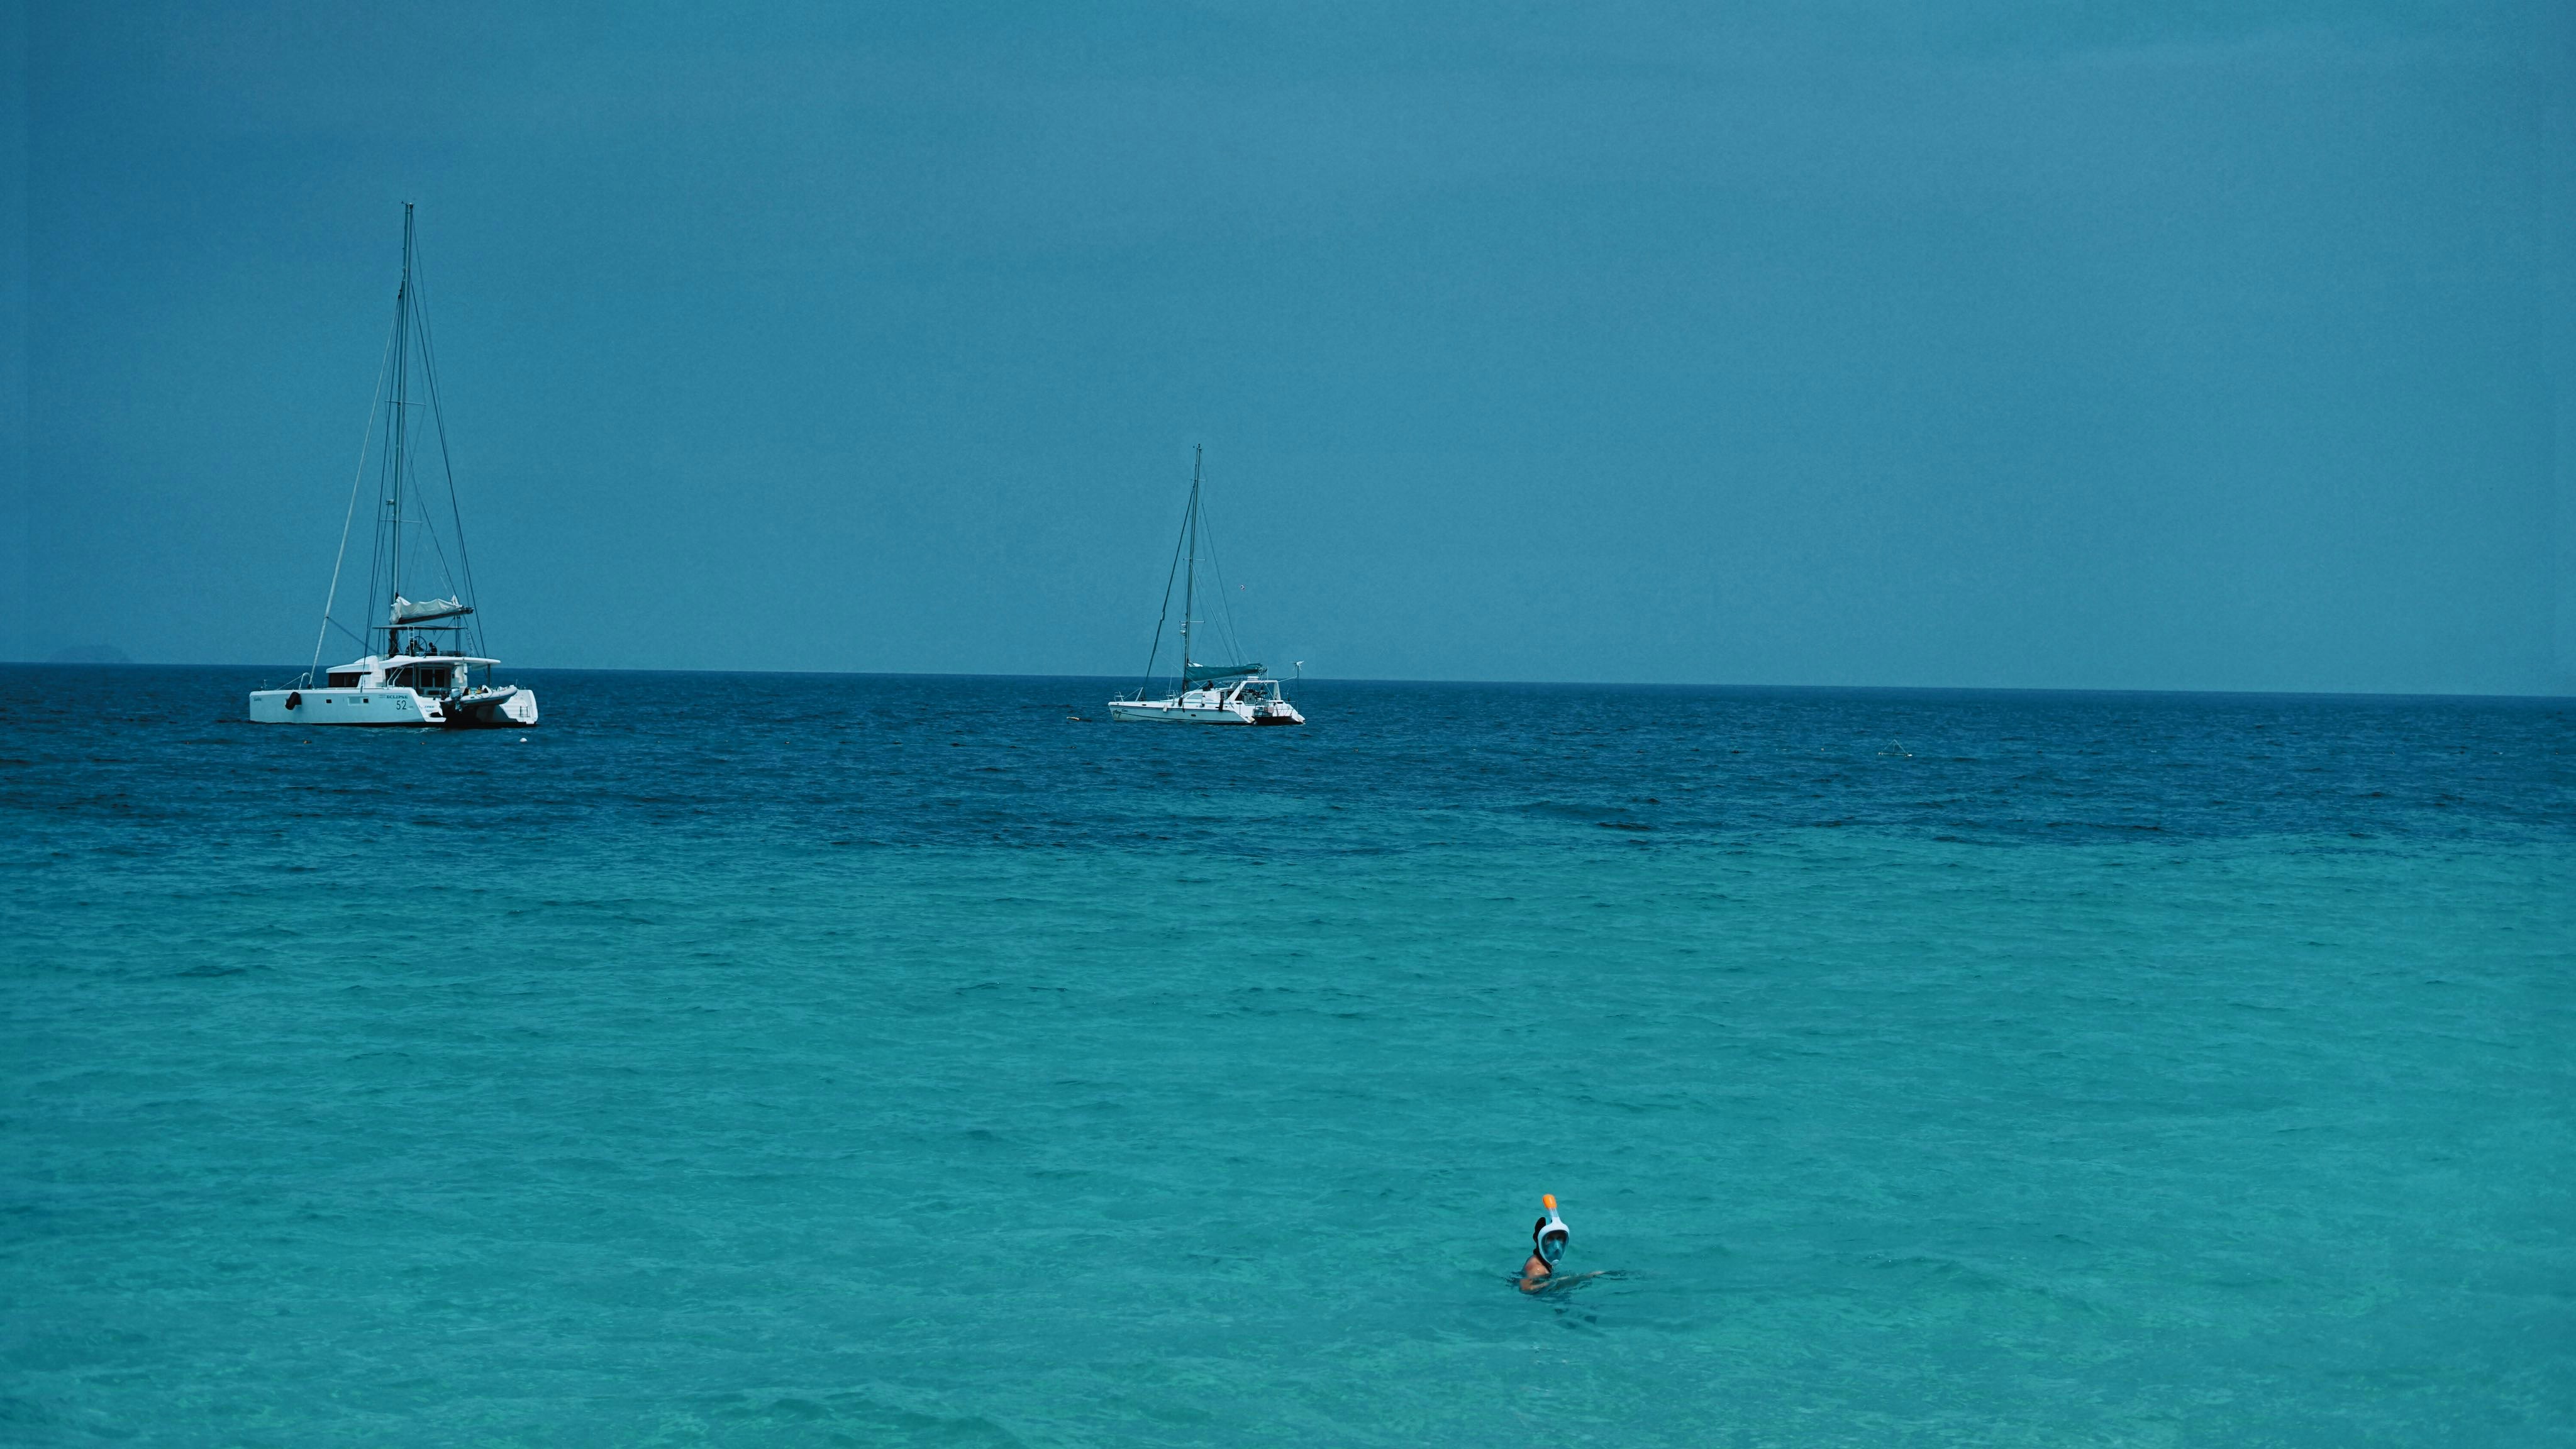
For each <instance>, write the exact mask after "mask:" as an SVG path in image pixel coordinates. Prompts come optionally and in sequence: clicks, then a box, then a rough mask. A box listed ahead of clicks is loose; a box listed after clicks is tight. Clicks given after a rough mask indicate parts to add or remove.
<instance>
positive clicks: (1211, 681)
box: [1109, 449, 1306, 725]
mask: <svg viewBox="0 0 2576 1449" xmlns="http://www.w3.org/2000/svg"><path fill="white" fill-rule="evenodd" d="M1204 453H1205V450H1204V449H1201V450H1198V452H1196V453H1194V454H1193V455H1192V458H1191V462H1190V506H1189V508H1188V510H1187V511H1185V512H1184V513H1183V514H1182V515H1181V537H1180V541H1179V542H1178V543H1177V544H1175V545H1174V546H1173V549H1172V576H1171V577H1167V578H1165V579H1164V580H1163V616H1162V618H1159V619H1156V620H1155V621H1154V649H1153V652H1152V653H1151V654H1149V655H1147V656H1146V659H1145V683H1144V684H1143V685H1140V686H1138V688H1137V690H1136V694H1135V697H1134V698H1132V699H1113V700H1111V701H1109V717H1110V718H1111V719H1118V720H1154V721H1159V722H1161V723H1165V724H1206V725H1293V724H1304V723H1305V722H1306V717H1305V716H1304V715H1302V714H1299V713H1298V712H1297V707H1296V706H1295V705H1292V704H1290V703H1289V702H1288V696H1287V694H1286V693H1285V692H1283V691H1282V690H1281V689H1280V687H1279V681H1278V680H1276V679H1270V678H1266V677H1264V676H1263V675H1262V673H1261V666H1260V665H1258V664H1201V663H1199V662H1198V660H1197V659H1196V658H1195V657H1194V655H1193V654H1192V651H1191V643H1192V641H1193V640H1194V639H1196V638H1197V637H1198V635H1197V626H1198V625H1200V624H1203V623H1206V622H1207V621H1206V620H1203V619H1199V618H1196V617H1194V615H1195V613H1196V606H1197V604H1198V583H1199V554H1200V552H1201V546H1202V543H1203V542H1204V545H1205V551H1206V553H1207V556H1208V566H1209V570H1210V572H1211V573H1214V574H1215V575H1216V584H1217V603H1218V608H1219V609H1220V610H1226V609H1227V608H1228V604H1227V601H1226V596H1225V577H1224V575H1223V573H1221V572H1218V571H1217V569H1216V541H1215V540H1214V539H1213V538H1209V537H1207V529H1206V519H1205V516H1204V514H1203V512H1202V510H1201V508H1200V503H1199V486H1200V467H1199V465H1200V462H1201V461H1202V460H1203V457H1204ZM1175 579H1177V580H1179V582H1180V584H1181V663H1180V673H1179V675H1178V676H1177V677H1176V678H1175V680H1174V681H1173V684H1174V688H1173V691H1172V693H1170V694H1168V695H1165V696H1163V697H1162V698H1159V699H1148V698H1146V697H1145V693H1146V690H1147V689H1148V688H1150V687H1151V686H1152V684H1153V680H1154V666H1155V664H1156V663H1157V662H1158V661H1159V660H1160V659H1161V658H1162V653H1163V624H1164V622H1165V621H1166V620H1168V619H1169V618H1170V617H1171V611H1172V584H1173V582H1174V580H1175ZM1225 633H1226V643H1227V645H1228V647H1229V650H1230V651H1231V652H1233V653H1235V654H1237V655H1238V656H1240V654H1241V652H1242V651H1241V649H1240V648H1239V647H1236V646H1235V645H1234V638H1233V635H1234V626H1233V624H1232V623H1231V622H1230V620H1229V622H1227V624H1226V625H1225Z"/></svg>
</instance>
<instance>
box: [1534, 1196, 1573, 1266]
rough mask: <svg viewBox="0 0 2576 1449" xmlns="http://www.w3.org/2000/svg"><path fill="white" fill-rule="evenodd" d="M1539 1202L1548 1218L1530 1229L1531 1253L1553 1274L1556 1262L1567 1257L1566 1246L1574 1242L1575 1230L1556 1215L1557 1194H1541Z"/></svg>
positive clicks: (1542, 1219) (1541, 1219) (1540, 1220)
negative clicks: (1536, 1255) (1535, 1254)
mask: <svg viewBox="0 0 2576 1449" xmlns="http://www.w3.org/2000/svg"><path fill="white" fill-rule="evenodd" d="M1538 1201H1539V1206H1540V1207H1542V1208H1545V1209H1546V1210H1547V1216H1545V1217H1543V1218H1540V1219H1539V1220H1538V1222H1537V1223H1536V1224H1535V1225H1533V1226H1532V1227H1531V1228H1530V1244H1531V1251H1533V1252H1535V1253H1537V1254H1538V1260H1539V1261H1540V1262H1542V1263H1545V1264H1546V1265H1547V1266H1548V1270H1549V1271H1550V1272H1553V1271H1555V1269H1556V1260H1557V1259H1559V1258H1562V1257H1564V1256H1565V1245H1566V1244H1567V1243H1569V1242H1572V1241H1573V1240H1574V1230H1573V1229H1572V1228H1569V1227H1567V1226H1566V1225H1565V1219H1563V1218H1561V1217H1558V1216H1557V1215H1556V1194H1555V1193H1552V1192H1547V1193H1541V1194H1539V1199H1538Z"/></svg>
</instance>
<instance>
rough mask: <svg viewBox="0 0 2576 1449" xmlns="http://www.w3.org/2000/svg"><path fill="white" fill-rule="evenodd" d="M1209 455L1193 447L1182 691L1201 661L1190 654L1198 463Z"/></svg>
mask: <svg viewBox="0 0 2576 1449" xmlns="http://www.w3.org/2000/svg"><path fill="white" fill-rule="evenodd" d="M1206 456H1207V446H1206V445H1205V444H1198V445H1195V446H1193V447H1192V448H1191V449H1190V521H1189V525H1188V528H1189V543H1188V545H1187V546H1188V548H1189V553H1190V563H1189V573H1188V574H1187V575H1186V576H1185V578H1184V579H1183V581H1182V584H1181V693H1183V694H1187V693H1189V692H1190V667H1191V666H1192V665H1194V664H1196V663H1197V662H1198V661H1196V660H1194V659H1192V658H1191V657H1190V621H1191V620H1192V619H1193V618H1194V617H1196V615H1197V604H1198V592H1199V464H1200V462H1201V460H1203V459H1204V458H1205V457H1206Z"/></svg>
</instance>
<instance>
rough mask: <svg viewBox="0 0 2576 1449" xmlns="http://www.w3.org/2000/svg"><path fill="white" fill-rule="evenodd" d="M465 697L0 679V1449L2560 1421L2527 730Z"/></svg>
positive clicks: (2570, 1203)
mask: <svg viewBox="0 0 2576 1449" xmlns="http://www.w3.org/2000/svg"><path fill="white" fill-rule="evenodd" d="M526 677H528V678H530V679H531V680H532V682H534V683H536V684H537V685H538V686H539V688H540V690H541V693H542V698H543V701H544V706H545V711H546V722H545V724H544V725H542V726H541V727H539V728H537V729H532V730H528V731H525V732H524V733H523V734H522V733H518V732H513V733H487V734H455V735H448V734H434V733H432V734H421V733H407V732H402V733H398V732H385V733H375V732H355V731H340V732H334V731H327V730H324V731H305V730H300V729H292V728H262V727H255V726H251V725H248V724H245V723H242V722H240V715H241V713H242V708H243V706H242V695H243V693H244V691H246V690H247V689H248V688H249V687H251V685H252V684H254V683H255V682H257V680H256V676H255V675H254V674H252V673H249V672H243V671H227V670H172V669H153V668H35V667H22V668H10V669H7V670H5V671H0V679H5V681H6V683H7V685H8V692H9V697H10V698H11V699H12V700H13V701H16V702H17V703H16V704H14V705H13V707H12V712H11V713H12V718H11V726H12V727H11V730H10V732H9V735H8V737H7V739H6V741H5V742H0V822H5V829H0V872H5V880H6V890H5V893H0V980H5V992H0V1086H5V1097H4V1098H0V1206H5V1215H0V1441H6V1442H9V1443H13V1444H44V1445H55V1444H107V1443H116V1444H129V1445H162V1444H168V1445H280V1446H286V1445H315V1444H378V1445H469V1444H470V1445H482V1444H490V1445H594V1444H595V1445H629V1444H637V1445H693V1444H718V1445H831V1444H858V1445H880V1444H882V1445H1009V1444H1024V1445H1097V1444H1145V1445H1271V1444H1277V1445H1288V1444H1296V1445H1312V1444H1353V1445H1374V1444H1408V1445H1409V1444H1464V1445H1517V1444H1529V1445H1563V1444H1616V1445H1656V1444H1672V1445H1864V1444H1866V1445H1884V1444H1963V1445H1965V1444H1974V1445H2016V1444H2034V1445H2043V1444H2044V1445H2069V1444H2106V1445H2108V1444H2118V1445H2160V1444H2228V1445H2235V1444H2279V1445H2307V1444H2313V1445H2338V1446H2341V1445H2358V1444H2392V1445H2396V1444H2404V1445H2425V1444H2458V1445H2534V1444H2552V1445H2558V1444H2569V1443H2571V1442H2576V1200H2571V1196H2572V1195H2571V1184H2576V1049H2572V1048H2576V703H2571V702H2568V701H2519V702H2517V701H2470V700H2408V699H2386V700H2367V699H2314V698H2253V697H2241V696H2109V695H2043V694H1978V693H1957V694H1950V693H1918V692H1824V691H1749V690H1738V691H1728V690H1678V689H1672V690H1665V689H1576V688H1557V687H1545V688H1541V687H1519V688H1515V687H1500V686H1435V685H1424V686H1400V685H1356V684H1334V683H1324V682H1316V683H1312V684H1309V685H1307V686H1305V687H1304V688H1303V689H1302V690H1301V691H1300V692H1299V699H1300V703H1301V705H1302V706H1303V707H1304V708H1305V709H1306V710H1307V711H1308V713H1309V715H1310V716H1311V717H1312V719H1313V721H1314V723H1313V724H1312V725H1310V726H1309V727H1308V728H1306V729H1303V730H1268V731H1244V732H1222V731H1207V732H1191V731H1181V730H1158V729H1153V728H1150V727H1146V726H1114V725H1108V724H1103V723H1098V722H1096V719H1097V716H1098V714H1099V712H1100V711H1099V708H1098V702H1099V700H1100V699H1101V698H1102V697H1103V696H1104V690H1105V686H1103V685H1100V684H1098V683H1094V682H1081V681H1063V680H978V679H923V678H879V677H825V676H735V677H718V676H709V675H649V674H550V675H535V676H526ZM1072 714H1088V715H1090V716H1092V717H1093V721H1077V720H1074V719H1070V718H1068V716H1069V715H1072ZM1542 1192H1553V1193H1555V1194H1556V1195H1557V1196H1558V1198H1559V1199H1560V1201H1561V1202H1562V1204H1563V1207H1564V1211H1565V1215H1566V1218H1567V1220H1568V1221H1569V1223H1571V1224H1572V1226H1573V1228H1574V1242H1573V1251H1572V1253H1571V1255H1570V1257H1569V1259H1568V1264H1567V1266H1568V1268H1569V1270H1571V1271H1573V1272H1577V1273H1586V1274H1598V1275H1599V1276H1593V1277H1586V1278H1583V1279H1582V1280H1580V1281H1579V1282H1573V1283H1570V1284H1569V1285H1568V1286H1565V1287H1562V1288H1560V1289H1557V1290H1555V1291H1551V1292H1549V1293H1545V1294H1540V1295H1535V1296H1527V1295H1523V1294H1521V1293H1519V1292H1516V1291H1515V1290H1514V1288H1513V1286H1512V1282H1511V1277H1510V1275H1511V1273H1512V1271H1513V1270H1514V1269H1515V1267H1516V1266H1517V1265H1518V1263H1519V1262H1520V1260H1521V1257H1522V1255H1523V1253H1524V1252H1525V1250H1526V1247H1527V1243H1528V1233H1529V1226H1530V1221H1531V1219H1532V1218H1533V1217H1534V1216H1535V1210H1536V1205H1537V1199H1538V1196H1539V1194H1540V1193H1542Z"/></svg>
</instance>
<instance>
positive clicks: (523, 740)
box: [519, 735, 528, 745]
mask: <svg viewBox="0 0 2576 1449" xmlns="http://www.w3.org/2000/svg"><path fill="white" fill-rule="evenodd" d="M527 742H528V737H527V736H526V735H521V736H519V743H520V744H523V745H524V744H526V743H527Z"/></svg>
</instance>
